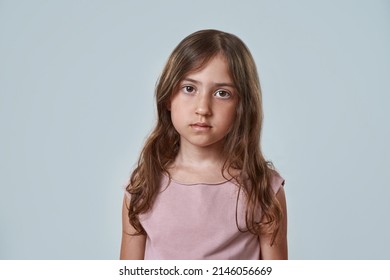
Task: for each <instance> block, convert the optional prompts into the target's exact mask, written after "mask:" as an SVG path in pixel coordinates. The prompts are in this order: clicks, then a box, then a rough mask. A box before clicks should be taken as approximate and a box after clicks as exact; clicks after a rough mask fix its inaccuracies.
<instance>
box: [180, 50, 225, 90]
mask: <svg viewBox="0 0 390 280" xmlns="http://www.w3.org/2000/svg"><path fill="white" fill-rule="evenodd" d="M194 76H195V77H202V78H209V79H211V78H216V79H218V78H219V79H223V80H224V81H223V82H228V81H229V82H231V83H232V82H233V79H232V71H231V69H230V65H229V63H228V60H227V59H226V57H225V56H224V55H221V54H219V55H215V56H213V57H211V58H209V59H208V60H207V61H202V62H199V63H196V64H195V65H194V66H193V67H192V69H190V70H189V71H187V72H185V73H184V74H183V75H182V77H181V80H183V79H186V78H188V77H194Z"/></svg>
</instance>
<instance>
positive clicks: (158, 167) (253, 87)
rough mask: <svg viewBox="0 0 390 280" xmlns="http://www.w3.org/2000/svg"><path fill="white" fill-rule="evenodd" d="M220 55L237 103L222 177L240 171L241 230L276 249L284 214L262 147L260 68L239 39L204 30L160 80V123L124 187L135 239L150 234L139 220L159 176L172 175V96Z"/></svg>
mask: <svg viewBox="0 0 390 280" xmlns="http://www.w3.org/2000/svg"><path fill="white" fill-rule="evenodd" d="M218 54H222V55H223V56H224V57H225V58H226V60H227V62H228V66H229V71H230V74H231V77H232V79H233V82H234V85H235V87H236V88H237V92H238V99H239V101H238V105H237V108H236V118H235V121H234V124H233V127H232V128H231V130H230V131H229V133H228V134H227V135H226V136H225V142H224V145H223V154H224V155H228V156H227V158H226V161H225V162H224V165H223V167H222V170H221V172H222V175H223V174H225V172H224V171H227V172H229V170H231V169H238V170H240V171H241V172H240V174H239V175H232V174H230V173H229V175H231V176H232V177H234V179H235V181H236V182H237V184H238V186H239V193H240V192H241V191H243V192H244V194H245V195H246V199H247V209H246V216H245V221H246V229H245V230H243V229H240V228H239V230H240V231H250V232H252V233H253V234H257V235H259V234H261V233H270V234H272V238H271V245H272V244H273V243H274V241H275V238H276V235H277V233H278V231H279V227H280V223H281V220H282V211H281V207H280V205H279V203H278V201H277V200H276V198H275V195H274V193H273V191H272V189H271V185H270V184H271V182H270V181H271V176H272V175H271V173H272V172H273V171H272V170H273V166H272V163H271V162H268V161H266V160H265V158H264V156H263V154H262V151H261V147H260V139H261V130H262V123H263V111H262V98H261V89H260V82H259V78H258V73H257V69H256V65H255V62H254V60H253V57H252V55H251V53H250V51H249V49H248V48H247V47H246V45H245V44H244V43H243V42H242V41H241V40H240V39H239V38H238V37H237V36H235V35H233V34H229V33H226V32H222V31H218V30H201V31H197V32H195V33H192V34H191V35H189V36H187V37H186V38H184V39H183V40H182V41H181V42H180V43H179V45H178V46H177V47H176V48H175V49H174V50H173V52H172V54H171V55H170V57H169V58H168V61H167V63H166V65H165V67H164V69H163V71H162V74H161V76H160V78H159V80H158V81H157V84H156V89H155V97H156V102H157V115H158V118H157V123H156V126H155V127H154V129H153V131H152V132H151V134H150V135H149V137H148V138H147V140H146V142H145V145H144V147H143V149H142V151H141V154H140V157H139V160H138V163H137V165H136V168H135V169H134V170H133V172H132V174H131V177H130V181H129V184H128V185H127V187H126V190H127V192H128V193H130V197H131V198H130V206H129V213H128V216H129V222H130V224H131V225H132V226H133V227H134V228H135V230H136V231H137V233H136V234H146V232H145V230H144V229H143V227H142V225H141V223H140V221H139V215H140V214H141V213H145V212H147V211H148V210H149V209H150V208H151V207H152V205H153V202H154V200H155V198H156V196H157V194H158V192H159V188H160V183H161V176H162V174H163V173H166V174H168V175H169V172H168V167H169V166H170V164H172V163H173V161H174V160H175V158H176V155H177V154H178V151H179V145H180V136H179V134H178V133H177V131H176V130H175V128H174V126H173V124H172V121H171V116H170V111H169V110H168V109H167V105H168V104H169V101H170V98H171V96H172V94H174V92H175V89H176V88H177V87H178V85H179V83H180V82H181V80H182V79H183V78H184V76H185V75H186V74H188V73H189V72H191V71H195V70H198V69H201V68H202V67H203V66H205V65H206V64H207V62H208V61H210V59H212V58H214V57H215V56H216V55H218ZM167 147H170V148H169V149H167ZM169 177H170V175H169ZM237 199H238V198H237ZM259 209H261V213H262V215H263V216H262V217H263V218H262V219H261V221H259V220H258V210H259ZM236 212H237V211H236ZM236 215H237V213H236ZM236 221H237V217H236ZM237 227H238V223H237Z"/></svg>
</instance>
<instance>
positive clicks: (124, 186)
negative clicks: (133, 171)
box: [122, 178, 131, 199]
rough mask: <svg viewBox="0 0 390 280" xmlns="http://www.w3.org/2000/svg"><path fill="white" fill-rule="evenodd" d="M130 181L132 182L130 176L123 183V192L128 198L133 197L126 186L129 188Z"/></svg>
mask: <svg viewBox="0 0 390 280" xmlns="http://www.w3.org/2000/svg"><path fill="white" fill-rule="evenodd" d="M129 183H130V178H128V179H127V180H126V182H125V183H124V184H122V190H123V192H124V193H125V195H126V198H128V199H130V197H131V195H130V193H129V192H128V191H127V190H126V188H127V186H128V185H129Z"/></svg>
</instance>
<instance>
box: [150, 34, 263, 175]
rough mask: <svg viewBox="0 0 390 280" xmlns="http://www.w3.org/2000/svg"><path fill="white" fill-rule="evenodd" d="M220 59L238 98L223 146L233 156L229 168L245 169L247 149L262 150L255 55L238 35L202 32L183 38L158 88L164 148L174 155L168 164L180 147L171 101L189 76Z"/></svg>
mask: <svg viewBox="0 0 390 280" xmlns="http://www.w3.org/2000/svg"><path fill="white" fill-rule="evenodd" d="M217 56H222V57H223V58H224V59H226V62H227V65H228V71H229V74H230V77H231V80H232V81H233V84H234V87H235V89H236V92H237V97H238V102H237V106H236V116H235V118H234V122H233V125H232V127H231V129H230V131H229V133H228V134H227V135H226V139H225V145H224V154H228V155H231V157H230V159H228V160H227V164H228V165H233V167H236V168H243V165H244V162H245V160H244V159H243V156H244V157H246V156H248V154H247V151H249V150H248V148H249V149H251V153H253V152H254V151H253V149H258V148H259V140H260V132H261V123H262V111H261V108H262V106H261V92H260V85H259V79H258V74H257V70H256V66H255V63H254V60H253V58H252V55H251V54H250V52H249V50H248V48H247V47H246V46H245V44H244V43H243V42H242V41H241V40H240V39H239V38H238V37H236V36H235V35H232V34H229V33H225V32H222V31H218V30H201V31H198V32H195V33H193V34H191V35H189V36H188V37H186V38H184V39H183V40H182V41H181V42H180V43H179V45H178V46H177V47H176V48H175V49H174V50H173V52H172V54H171V55H170V57H169V59H168V62H167V64H166V66H165V68H164V70H163V72H162V74H161V76H160V79H159V81H158V83H157V86H156V99H157V111H158V124H157V129H159V128H160V129H161V131H160V132H161V134H160V135H164V136H163V138H165V140H162V142H164V143H165V144H164V146H165V147H167V146H166V145H169V146H170V147H173V150H171V151H172V153H171V154H170V155H168V154H167V159H168V158H169V159H168V162H171V161H172V160H173V159H174V157H175V155H176V153H177V152H178V148H179V144H180V143H179V135H178V133H177V131H176V130H175V128H174V126H173V124H172V121H171V113H170V111H169V105H170V102H171V100H172V97H173V95H174V94H175V93H177V91H178V87H179V85H180V83H181V81H182V79H183V78H184V77H185V76H186V75H188V74H189V73H191V72H196V71H198V70H201V69H202V68H203V67H205V66H206V65H207V63H208V62H210V61H211V60H212V59H213V58H215V57H217ZM163 157H164V156H163ZM163 165H164V164H163Z"/></svg>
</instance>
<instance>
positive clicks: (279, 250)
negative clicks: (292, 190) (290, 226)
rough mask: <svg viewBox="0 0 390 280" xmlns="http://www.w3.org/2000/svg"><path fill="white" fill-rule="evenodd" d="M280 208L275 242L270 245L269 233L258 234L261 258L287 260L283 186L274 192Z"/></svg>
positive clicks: (285, 211) (285, 212)
mask: <svg viewBox="0 0 390 280" xmlns="http://www.w3.org/2000/svg"><path fill="white" fill-rule="evenodd" d="M276 199H277V200H278V201H279V203H280V206H281V208H282V213H283V220H282V221H281V223H280V228H279V232H278V234H277V235H276V238H275V242H274V244H273V245H272V246H271V245H270V243H271V234H263V235H260V237H259V238H260V252H261V253H260V259H262V260H287V259H288V250H287V206H286V195H285V192H284V188H283V187H281V188H280V189H279V191H278V192H277V194H276Z"/></svg>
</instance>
